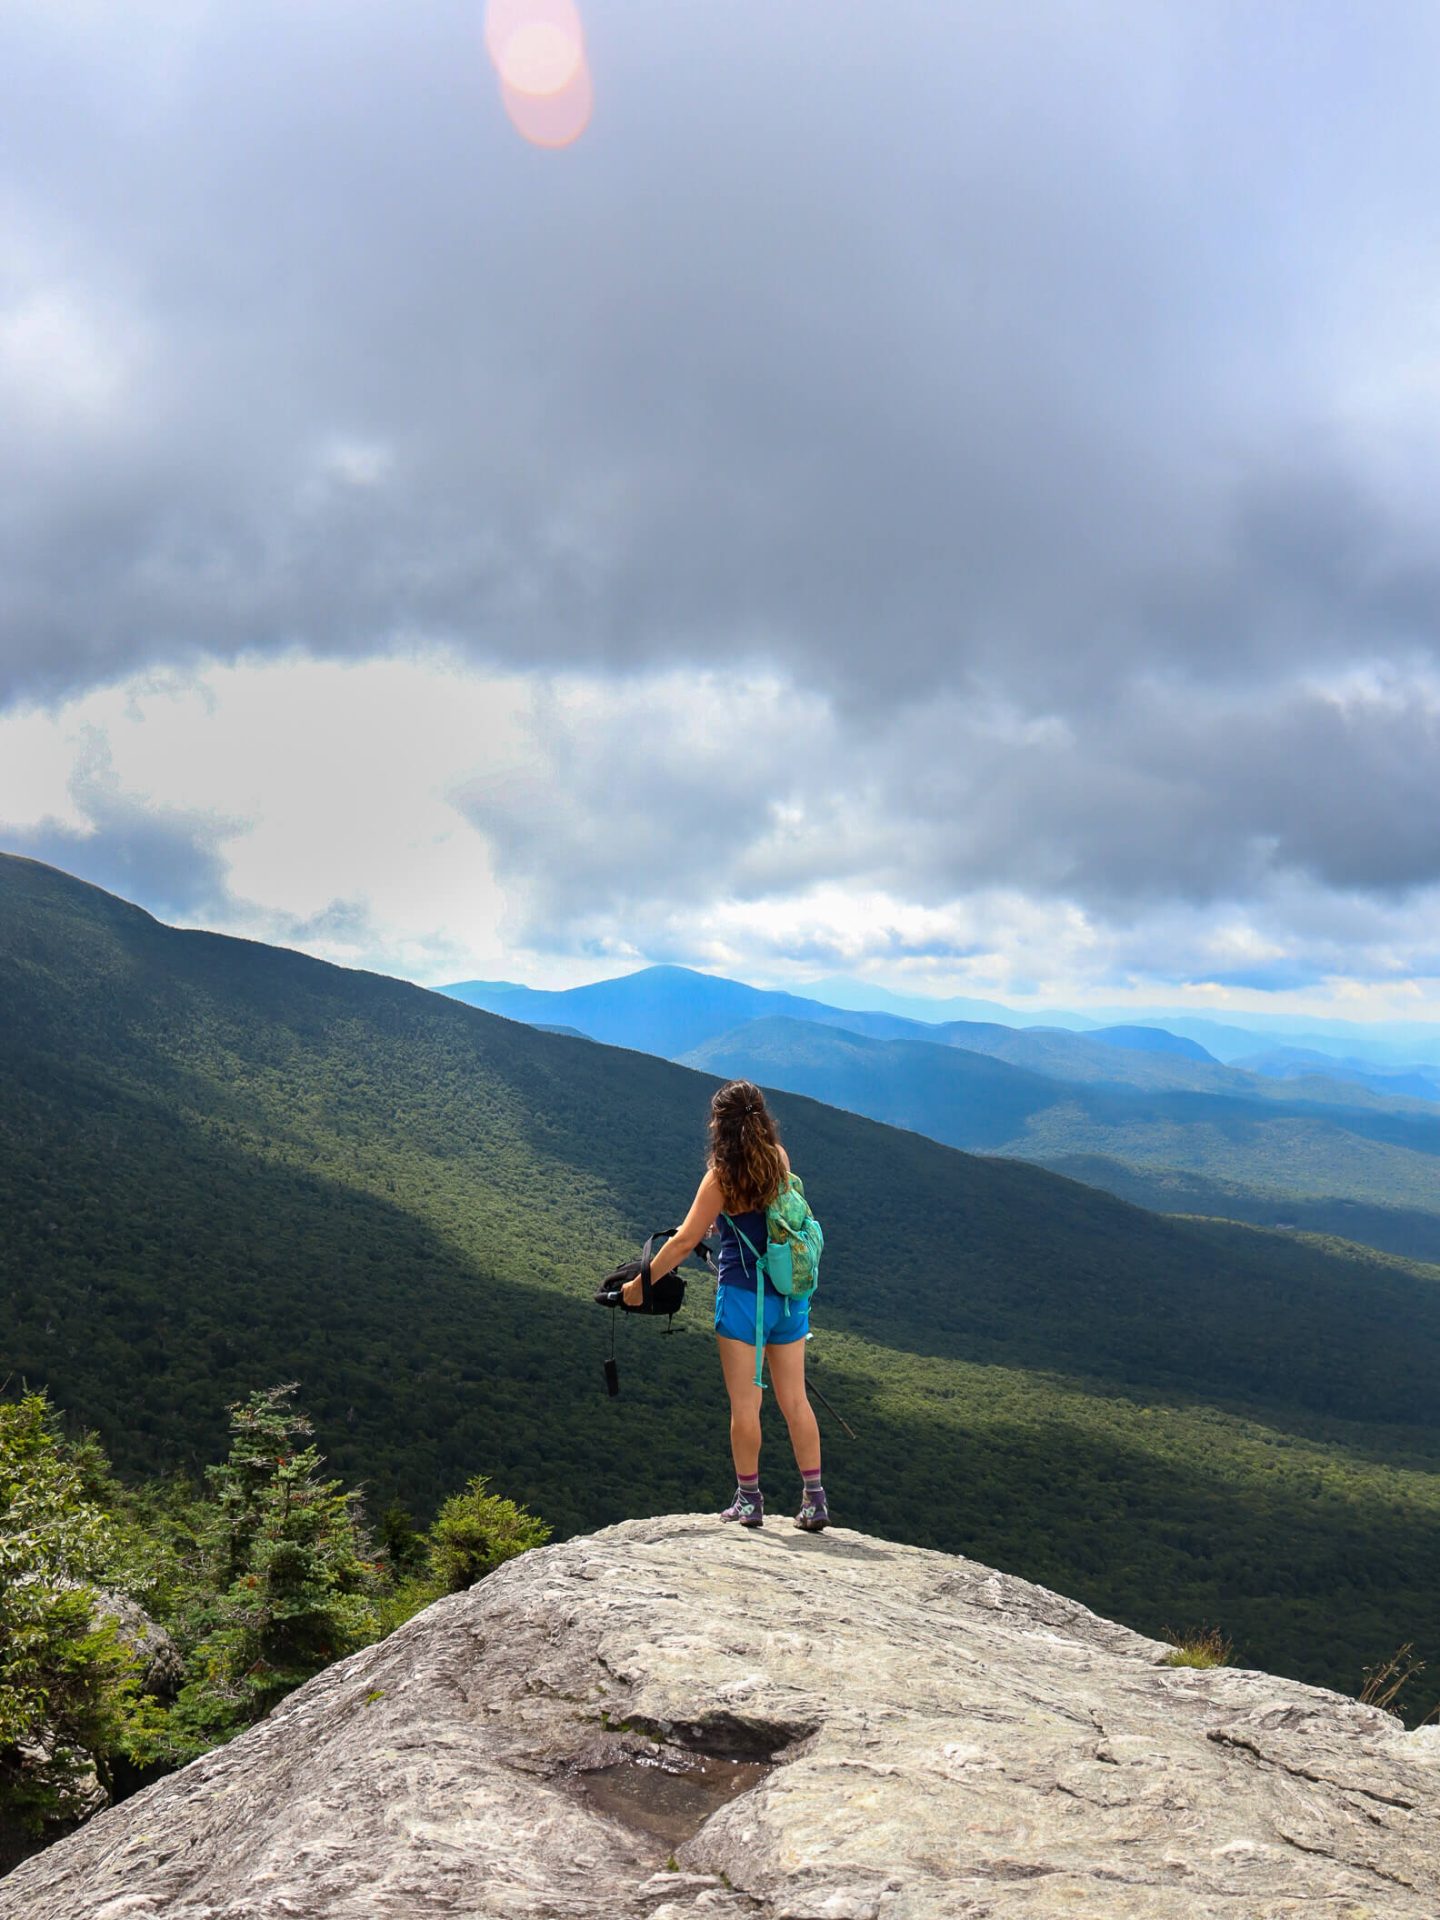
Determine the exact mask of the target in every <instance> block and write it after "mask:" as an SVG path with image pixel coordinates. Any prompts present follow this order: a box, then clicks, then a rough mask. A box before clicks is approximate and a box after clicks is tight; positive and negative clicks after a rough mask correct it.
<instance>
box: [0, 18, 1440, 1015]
mask: <svg viewBox="0 0 1440 1920" xmlns="http://www.w3.org/2000/svg"><path fill="white" fill-rule="evenodd" d="M577 5H578V20H579V22H580V25H581V27H582V28H583V49H584V59H583V73H581V74H580V78H581V79H583V81H584V84H585V87H586V89H587V93H586V100H585V106H584V110H583V111H582V112H581V113H580V114H579V115H578V116H577V117H576V118H575V121H574V124H572V125H571V126H569V127H568V128H567V129H566V130H565V133H564V135H563V136H560V137H561V138H562V139H563V141H564V142H565V143H563V144H548V145H538V144H536V143H535V139H534V137H533V136H534V134H535V128H534V126H533V125H530V126H528V128H527V121H526V114H527V112H528V111H529V110H530V108H533V107H534V105H535V99H536V96H535V94H533V93H531V94H527V93H526V92H525V87H527V86H536V85H541V91H543V85H542V84H541V83H537V82H536V80H535V74H536V72H537V71H538V70H539V69H540V68H543V67H545V65H546V62H547V60H548V61H550V63H551V64H552V65H553V64H554V59H555V57H556V49H557V47H559V48H560V50H561V53H562V54H563V51H564V44H565V42H564V34H565V33H566V32H569V31H570V28H569V27H568V26H567V25H566V22H567V20H573V19H574V18H575V17H577V16H576V7H577ZM507 7H508V9H509V15H513V16H514V18H513V19H511V18H509V15H507V19H508V25H507V24H506V22H505V21H502V22H501V28H502V29H503V32H502V35H501V37H502V38H503V34H504V33H508V32H509V31H510V29H511V28H512V27H514V26H515V22H516V20H518V21H519V22H520V25H521V26H525V25H526V21H527V19H528V29H527V30H528V31H529V33H530V38H529V39H528V40H526V41H525V42H524V44H523V46H522V44H521V42H520V41H518V40H515V41H512V42H509V43H507V45H508V49H509V50H508V52H504V49H502V53H504V57H503V58H502V57H500V55H498V54H497V52H496V33H497V31H498V30H499V29H497V27H496V22H495V19H494V18H493V17H492V20H491V33H490V36H489V44H488V45H487V36H486V32H485V27H486V16H485V8H484V6H483V4H480V3H479V0H467V3H466V4H460V3H459V0H432V4H430V5H428V6H427V7H425V8H423V9H415V8H413V7H406V6H403V5H401V4H400V0H304V4H300V5H297V4H296V0H283V3H282V0H244V4H243V5H241V4H238V0H229V3H228V4H222V3H221V0H0V422H3V433H0V848H3V849H5V850H8V851H11V852H16V853H23V854H28V855H31V856H33V857H35V858H38V859H42V860H46V861H50V862H53V863H54V864H56V865H58V866H60V867H63V868H64V869H66V870H67V871H69V872H72V873H75V874H78V875H80V876H81V877H83V878H85V879H88V880H92V881H94V882H96V883H97V884H99V885H101V886H104V887H107V888H109V889H111V890H112V891H115V892H117V893H120V894H123V895H124V896H125V897H126V898H128V899H131V900H134V901H137V902H138V903H139V904H140V905H142V906H144V907H146V908H148V909H149V910H150V911H151V912H153V913H155V914H157V915H158V916H160V917H161V918H162V919H165V920H168V921H171V922H173V923H176V924H181V925H187V926H206V927H213V928H218V929H220V930H222V931H226V932H232V933H239V934H244V935H247V936H249V937H253V938H258V939H263V940H271V941H277V942H281V943H283V944H286V945H291V946H296V947H300V948H303V949H304V950H306V951H308V952H311V953H315V954H318V955H320V956H322V957H324V958H326V959H331V960H337V961H340V962H342V963H344V964H347V965H357V966H366V967H373V968H377V969H379V970H381V971H384V972H387V973H395V974H400V975H403V976H405V977H408V978H412V979H415V980H418V981H421V982H422V983H424V984H438V983H441V982H445V981H451V980H457V979H466V978H484V979H518V980H526V981H529V982H530V983H532V984H535V985H544V986H562V985H568V984H572V983H574V982H576V981H579V980H583V979H590V978H594V977H598V976H600V975H604V974H613V973H618V972H624V971H629V970H631V969H633V968H634V967H636V966H638V965H642V964H646V963H649V962H653V961H668V962H680V963H684V964H688V965H693V966H698V967H701V968H705V969H708V970H711V971H716V972H723V973H729V974H734V975H738V976H740V977H744V978H748V979H753V980H757V981H762V982H771V983H776V984H792V983H796V982H802V981H804V980H805V979H807V978H811V977H815V976H819V975H830V974H836V973H846V974H850V975H853V976H856V977H861V978H865V979H869V980H873V981H875V982H877V983H879V984H884V985H889V986H892V987H895V988H898V989H901V990H906V991H930V992H934V993H937V994H938V993H947V994H973V995H978V996H989V997H995V998H999V999H1003V1000H1008V1001H1009V1002H1010V1003H1011V1004H1013V1005H1016V1006H1018V1007H1022V1008H1023V1007H1025V1006H1026V1005H1041V1004H1050V1005H1059V1004H1066V1005H1070V1006H1075V1007H1083V1006H1085V1005H1087V1004H1093V1005H1100V1004H1104V1005H1106V1006H1110V1007H1114V1006H1117V1005H1134V1006H1136V1007H1137V1008H1141V1007H1144V1006H1146V1005H1152V1006H1160V1005H1170V1006H1174V1005H1179V1004H1183V1005H1193V1006H1195V1007H1196V1008H1197V1009H1210V1008H1217V1009H1228V1010H1243V1009H1245V1008H1252V1009H1254V1008H1273V1009H1276V1010H1294V1009H1307V1010H1311V1011H1315V1012H1328V1013H1339V1014H1344V1015H1348V1016H1350V1017H1353V1018H1358V1019H1365V1018H1381V1017H1389V1018H1396V1017H1400V1018H1411V1019H1440V805H1437V802H1440V637H1437V636H1440V524H1437V517H1436V512H1435V506H1434V503H1435V501H1436V500H1437V499H1440V116H1437V115H1436V113H1435V111H1434V99H1435V90H1436V83H1437V76H1440V11H1437V10H1436V9H1435V8H1434V7H1433V6H1432V5H1430V4H1429V0H1413V3H1412V0H1389V4H1387V5H1386V6H1384V7H1381V8H1375V7H1373V6H1364V5H1361V4H1354V5H1348V4H1338V3H1337V0H1304V4H1300V3H1298V0H1296V3H1292V0H1266V4H1264V5H1263V6H1262V5H1257V4H1256V0H1246V4H1243V5H1241V4H1229V0H1206V4H1204V5H1203V6H1197V5H1195V4H1194V0H1149V4H1147V5H1146V6H1145V7H1143V8H1136V7H1134V6H1133V5H1128V4H1127V5H1120V4H1107V0H1047V3H1045V4H1041V3H1040V0H988V3H986V4H970V0H945V4H943V5H942V4H937V0H884V4H883V5H882V4H879V3H878V0H877V3H876V4H859V0H507ZM527 7H528V8H530V9H531V14H532V15H533V16H534V17H530V16H527V14H526V9H527ZM537 7H538V8H539V13H538V14H535V12H534V10H535V8H537ZM567 9H568V12H567ZM557 20H558V21H559V25H558V26H557V25H556V21H557ZM557 34H558V35H559V36H560V38H559V39H558V40H557V38H556V36H557ZM547 35H548V38H547ZM575 45H576V47H577V48H578V45H579V43H578V42H576V43H575ZM507 60H508V62H509V64H508V65H507V64H506V62H507ZM527 62H528V66H526V63H527ZM574 64H575V63H574V61H572V62H571V67H572V68H573V67H574ZM561 65H562V66H563V65H564V60H563V59H562V60H561ZM522 66H526V71H524V72H521V71H520V68H521V67H522ZM502 78H503V79H504V82H505V84H504V85H503V86H502ZM516 80H519V81H521V82H523V83H524V85H522V86H521V87H520V88H519V90H518V92H517V89H516V86H515V85H514V84H512V82H514V81H516ZM542 81H543V76H542ZM576 84H578V82H577V81H576V80H575V78H574V75H573V73H572V75H571V78H570V79H567V80H566V87H567V88H571V89H572V91H573V87H574V85H576ZM527 101H528V102H529V107H527V106H526V102H527ZM527 131H528V135H529V136H530V137H527ZM541 137H542V138H551V137H553V136H549V135H545V134H544V132H543V129H542V134H541Z"/></svg>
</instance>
